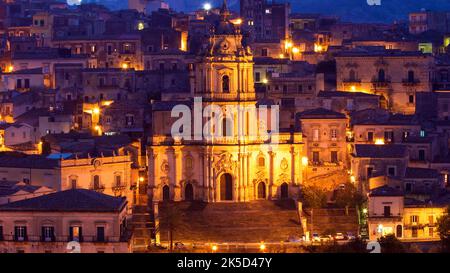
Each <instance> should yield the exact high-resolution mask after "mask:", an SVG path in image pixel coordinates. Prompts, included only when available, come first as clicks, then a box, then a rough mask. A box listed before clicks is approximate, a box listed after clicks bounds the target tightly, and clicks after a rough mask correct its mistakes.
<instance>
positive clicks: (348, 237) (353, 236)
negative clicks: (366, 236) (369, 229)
mask: <svg viewBox="0 0 450 273" xmlns="http://www.w3.org/2000/svg"><path fill="white" fill-rule="evenodd" d="M345 237H346V238H347V240H355V239H356V237H355V235H353V233H351V232H347V235H346V236H345Z"/></svg>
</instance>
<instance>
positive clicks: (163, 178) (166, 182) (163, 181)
mask: <svg viewBox="0 0 450 273" xmlns="http://www.w3.org/2000/svg"><path fill="white" fill-rule="evenodd" d="M160 180H161V187H163V186H164V185H169V177H167V176H161V178H160Z"/></svg>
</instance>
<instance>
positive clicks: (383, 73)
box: [336, 47, 433, 114]
mask: <svg viewBox="0 0 450 273" xmlns="http://www.w3.org/2000/svg"><path fill="white" fill-rule="evenodd" d="M432 70H433V57H432V56H431V55H426V54H423V53H421V52H411V51H398V50H385V49H384V47H383V49H378V50H377V49H376V48H373V47H371V48H357V49H353V50H351V51H343V52H341V53H338V54H337V56H336V73H337V89H338V90H342V91H353V92H355V91H357V92H365V93H372V94H377V95H380V96H381V103H382V106H383V107H386V108H389V110H391V111H393V112H396V113H404V114H414V112H415V109H416V94H417V93H419V92H431V89H432V84H431V76H430V75H431V71H432Z"/></svg>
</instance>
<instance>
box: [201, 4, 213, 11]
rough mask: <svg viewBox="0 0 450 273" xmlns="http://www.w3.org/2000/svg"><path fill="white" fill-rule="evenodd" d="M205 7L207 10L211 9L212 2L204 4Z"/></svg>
mask: <svg viewBox="0 0 450 273" xmlns="http://www.w3.org/2000/svg"><path fill="white" fill-rule="evenodd" d="M203 9H204V10H206V11H210V10H211V9H212V6H211V3H205V4H203Z"/></svg>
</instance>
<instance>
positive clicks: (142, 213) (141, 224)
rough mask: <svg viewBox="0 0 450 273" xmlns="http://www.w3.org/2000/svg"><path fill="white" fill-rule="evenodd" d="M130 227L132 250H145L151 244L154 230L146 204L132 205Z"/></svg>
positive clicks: (151, 216) (151, 217)
mask: <svg viewBox="0 0 450 273" xmlns="http://www.w3.org/2000/svg"><path fill="white" fill-rule="evenodd" d="M129 226H130V228H131V230H132V232H133V236H132V250H133V252H145V251H147V249H148V246H150V245H151V238H152V232H153V230H154V225H153V215H152V213H151V210H150V208H149V207H148V206H147V205H137V206H134V207H133V214H132V218H131V223H130V225H129Z"/></svg>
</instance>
